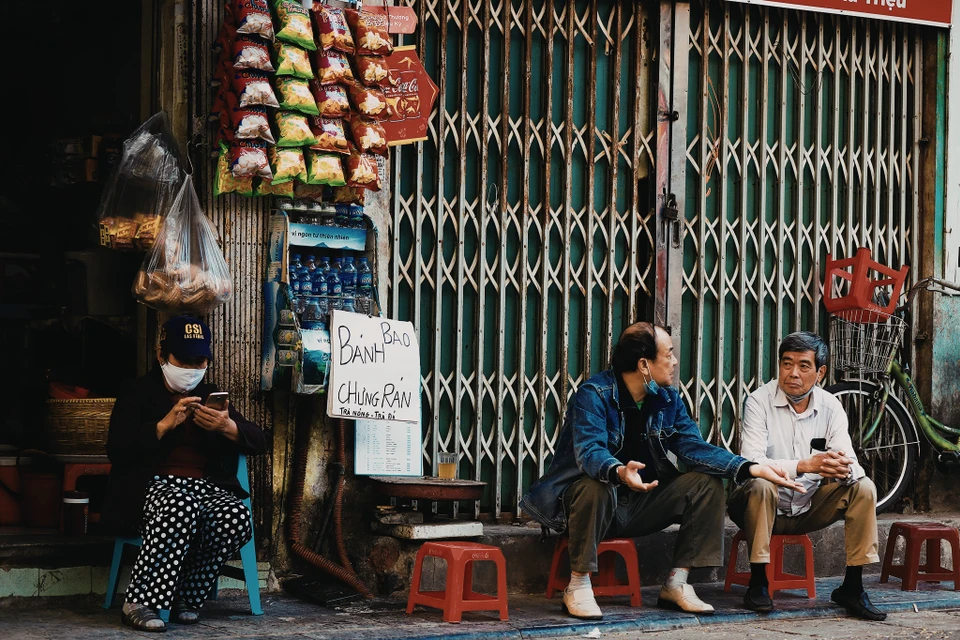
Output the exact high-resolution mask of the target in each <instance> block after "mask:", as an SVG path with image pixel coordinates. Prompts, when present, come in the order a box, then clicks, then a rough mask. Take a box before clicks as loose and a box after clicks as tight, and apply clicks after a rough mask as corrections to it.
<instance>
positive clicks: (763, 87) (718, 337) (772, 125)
mask: <svg viewBox="0 0 960 640" xmlns="http://www.w3.org/2000/svg"><path fill="white" fill-rule="evenodd" d="M690 11H691V20H690V22H691V27H690V30H691V34H690V66H689V79H688V80H689V96H688V99H689V110H688V113H687V123H688V127H687V131H688V144H687V161H688V162H687V193H686V200H687V203H686V208H685V216H686V237H685V242H684V248H683V263H684V276H683V309H682V329H683V344H684V345H685V348H684V351H683V353H682V354H681V380H682V386H683V391H684V394H685V397H686V399H687V401H688V406H689V407H691V410H692V412H693V413H694V414H695V418H697V419H699V421H700V425H701V428H702V429H703V432H704V436H705V437H708V438H709V439H710V440H711V441H713V442H714V443H717V444H721V445H723V446H727V447H733V446H735V445H736V444H737V443H735V442H734V440H735V439H736V429H734V425H735V423H736V417H737V416H739V413H740V411H739V408H740V407H742V403H743V399H744V397H745V395H746V394H747V393H748V392H749V391H750V390H752V389H754V388H756V387H757V386H759V385H760V384H762V383H764V382H766V381H768V380H770V379H771V378H772V377H773V376H775V375H776V349H777V346H778V344H779V340H780V338H781V337H782V336H784V335H786V334H787V333H790V332H791V331H796V330H802V329H806V330H814V331H817V330H819V331H821V332H822V335H826V318H824V317H823V314H822V312H821V307H820V297H821V294H822V284H821V283H822V278H823V272H824V263H825V260H826V255H827V254H828V253H833V254H834V255H835V256H851V255H853V253H854V252H855V251H856V249H857V248H858V247H869V248H870V249H871V250H872V251H873V253H874V259H875V260H878V261H879V262H882V263H885V264H888V265H892V266H896V267H899V266H900V265H902V264H904V263H905V262H909V261H910V258H911V256H915V255H917V252H916V247H915V237H914V234H913V232H912V230H913V229H915V228H916V223H915V220H916V216H917V211H918V191H917V180H916V176H917V162H918V154H917V153H916V145H917V142H918V139H919V133H918V132H919V127H920V119H919V114H920V112H921V109H920V100H921V91H920V79H921V75H922V74H921V71H920V66H921V55H920V37H919V31H918V30H917V28H913V27H909V26H904V25H897V24H895V23H892V22H881V21H868V20H862V19H851V18H848V17H842V16H833V15H827V14H816V13H807V12H798V11H784V10H778V9H766V8H759V7H756V6H750V5H744V4H739V3H734V2H729V3H728V2H721V1H719V0H701V1H695V2H693V3H692V4H691V10H690Z"/></svg>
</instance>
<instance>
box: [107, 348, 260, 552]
mask: <svg viewBox="0 0 960 640" xmlns="http://www.w3.org/2000/svg"><path fill="white" fill-rule="evenodd" d="M214 391H217V387H216V385H212V384H204V383H201V384H200V385H199V386H198V387H197V388H196V389H194V390H193V391H191V392H190V395H194V396H199V397H200V398H203V400H204V401H206V399H207V396H208V395H209V394H211V393H212V392H214ZM174 403H175V399H174V395H173V394H172V393H170V391H169V390H168V389H167V387H166V385H164V383H163V373H162V371H161V370H160V367H159V366H157V367H154V369H153V370H152V371H150V373H148V374H147V375H145V376H143V377H142V378H139V379H138V380H136V381H135V382H134V383H133V388H132V389H130V390H128V391H127V392H125V393H123V394H120V396H119V397H118V398H117V402H116V404H115V405H114V406H113V413H112V414H111V416H110V434H109V436H108V437H107V455H108V456H109V457H110V463H111V465H112V467H111V469H110V479H109V481H108V483H107V493H106V496H105V498H104V502H103V509H102V511H101V516H100V525H101V527H102V528H103V530H104V531H105V532H108V533H113V534H118V535H138V534H139V527H140V521H141V520H142V519H143V499H144V494H145V492H146V488H147V483H149V481H150V479H151V478H153V476H154V475H156V471H157V467H158V465H159V464H160V462H162V461H163V460H164V459H166V457H167V455H168V454H169V453H170V451H171V449H173V448H174V447H175V446H176V445H177V444H178V443H179V442H180V441H181V440H182V439H183V437H184V431H185V429H186V428H185V425H186V424H187V422H186V421H185V422H184V423H182V424H181V425H180V426H178V427H177V428H176V429H173V430H171V431H168V432H167V433H166V434H165V435H164V436H163V438H162V439H160V440H158V439H157V423H158V422H160V420H162V419H163V417H164V416H165V415H167V413H169V412H170V409H171V408H172V407H173V405H174ZM230 417H231V418H232V419H233V421H234V422H236V423H237V430H238V431H239V433H240V439H239V440H238V441H237V442H231V441H230V440H227V439H226V438H224V437H223V436H221V435H218V434H216V433H211V432H209V431H205V430H203V429H199V428H198V429H197V431H198V432H199V433H198V437H199V440H200V444H199V446H200V447H201V448H202V449H203V450H204V451H205V452H206V453H207V468H206V472H205V477H206V478H207V479H209V480H210V481H211V482H213V483H214V484H216V485H218V486H220V487H223V488H224V489H226V490H228V491H230V492H231V493H233V494H235V495H237V496H238V497H241V498H246V497H247V495H248V494H247V493H246V492H245V491H244V490H243V489H241V488H240V483H239V482H238V481H237V454H238V453H245V454H247V455H254V454H258V453H265V452H266V450H267V440H266V436H265V434H264V433H263V430H262V429H261V428H260V427H258V426H257V425H255V424H254V423H252V422H250V421H249V420H247V419H246V418H244V417H243V416H242V415H240V413H239V412H238V411H236V410H235V409H234V408H233V404H232V403H231V404H230ZM188 420H189V418H188Z"/></svg>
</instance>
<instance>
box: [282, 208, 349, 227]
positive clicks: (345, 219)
mask: <svg viewBox="0 0 960 640" xmlns="http://www.w3.org/2000/svg"><path fill="white" fill-rule="evenodd" d="M284 204H286V205H287V206H284V207H281V208H284V209H290V205H289V204H287V203H284ZM314 204H315V207H311V208H310V209H298V210H296V211H294V213H300V216H299V220H300V222H302V223H303V224H319V225H322V226H324V227H339V228H341V229H364V228H365V224H364V221H363V207H361V206H360V205H356V204H335V205H334V204H326V205H320V204H316V203H314Z"/></svg>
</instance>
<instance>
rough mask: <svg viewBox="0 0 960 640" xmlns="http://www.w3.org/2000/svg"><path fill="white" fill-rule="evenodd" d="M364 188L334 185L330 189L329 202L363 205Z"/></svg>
mask: <svg viewBox="0 0 960 640" xmlns="http://www.w3.org/2000/svg"><path fill="white" fill-rule="evenodd" d="M365 194H366V190H365V189H358V188H356V187H334V188H332V189H331V190H330V198H329V200H330V202H332V203H334V204H358V205H360V206H361V207H362V206H363V200H364V195H365Z"/></svg>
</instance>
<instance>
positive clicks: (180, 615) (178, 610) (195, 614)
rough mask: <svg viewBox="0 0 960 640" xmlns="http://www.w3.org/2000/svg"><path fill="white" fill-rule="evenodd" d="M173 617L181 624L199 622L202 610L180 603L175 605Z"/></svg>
mask: <svg viewBox="0 0 960 640" xmlns="http://www.w3.org/2000/svg"><path fill="white" fill-rule="evenodd" d="M173 619H174V620H176V621H177V622H179V623H180V624H197V623H198V622H200V610H199V609H194V608H193V607H191V606H190V605H188V604H179V603H178V604H175V605H174V606H173Z"/></svg>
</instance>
